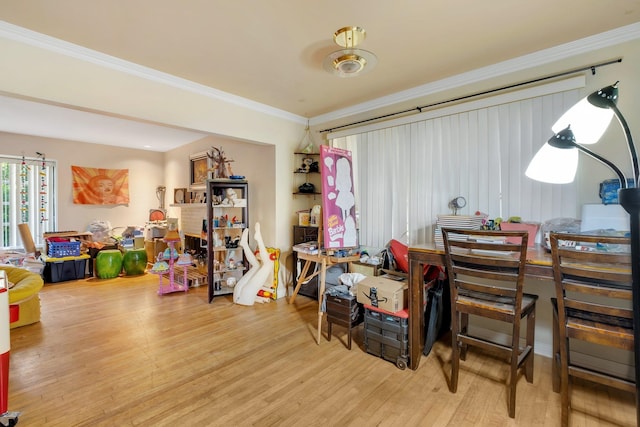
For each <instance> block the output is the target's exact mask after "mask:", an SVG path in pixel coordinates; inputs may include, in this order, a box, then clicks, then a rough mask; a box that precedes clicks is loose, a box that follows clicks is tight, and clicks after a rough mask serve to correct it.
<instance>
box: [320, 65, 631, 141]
mask: <svg viewBox="0 0 640 427" xmlns="http://www.w3.org/2000/svg"><path fill="white" fill-rule="evenodd" d="M620 62H622V58H618V59H613V60H611V61H608V62H601V63H599V64H594V65H588V66H585V67H582V68H576V69H574V70H570V71H565V72H562V73H557V74H553V75H550V76H545V77H539V78H537V79H533V80H527V81H525V82H520V83H514V84H511V85H507V86H501V87H498V88H494V89H489V90H485V91H482V92H476V93H472V94H470V95H464V96H460V97H457V98H451V99H447V100H446V101H439V102H434V103H433V104H428V105H423V106H419V107H413V108H409V109H407V110H402V111H397V112H395V113H389V114H385V115H382V116H377V117H372V118H370V119H365V120H360V121H357V122H353V123H348V124H346V125H341V126H336V127H332V128H329V129H324V130H321V131H320V133H324V132H333V131H334V130H337V129H343V128H346V127H349V126H355V125H360V124H362V123H368V122H372V121H375V120H381V119H386V118H388V117H393V116H398V115H400V114H406V113H410V112H412V111H414V112H417V113H422V110H424V109H427V108H431V107H435V106H438V105H443V104H448V103H450V102H456V101H462V100H465V99H469V98H474V97H476V96H481V95H488V94H490V93H495V92H499V91H502V90H507V89H513V88H515V87H519V86H524V85H528V84H531V83H538V82H541V81H544V80H549V79H555V78H557V77H563V76H566V75H568V74H573V73H579V72H581V71H587V70H591V74H592V75H595V74H596V69H597V68H599V67H604V66H605V65H611V64H616V63H620Z"/></svg>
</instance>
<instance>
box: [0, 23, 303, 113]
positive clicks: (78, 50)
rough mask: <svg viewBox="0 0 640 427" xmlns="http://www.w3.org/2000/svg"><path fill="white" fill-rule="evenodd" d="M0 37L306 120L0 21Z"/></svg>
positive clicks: (245, 105)
mask: <svg viewBox="0 0 640 427" xmlns="http://www.w3.org/2000/svg"><path fill="white" fill-rule="evenodd" d="M0 37H4V38H7V39H10V40H14V41H18V42H20V43H25V44H28V45H30V46H35V47H38V48H41V49H45V50H48V51H52V52H56V53H59V54H62V55H66V56H69V57H72V58H76V59H79V60H82V61H87V62H89V63H92V64H96V65H99V66H103V67H106V68H110V69H113V70H117V71H120V72H123V73H127V74H130V75H133V76H136V77H140V78H143V79H147V80H150V81H154V82H157V83H161V84H166V85H169V86H172V87H176V88H178V89H182V90H187V91H190V92H193V93H197V94H199V95H203V96H207V97H210V98H213V99H217V100H220V101H223V102H228V103H230V104H233V105H238V106H240V107H243V108H247V109H250V110H253V111H257V112H259V113H263V114H267V115H270V116H273V117H278V118H280V119H284V120H289V121H292V122H295V123H299V124H306V123H307V119H306V118H305V117H302V116H298V115H297V114H292V113H289V112H287V111H284V110H280V109H277V108H273V107H270V106H268V105H265V104H261V103H259V102H255V101H252V100H250V99H247V98H243V97H240V96H237V95H233V94H230V93H227V92H223V91H221V90H218V89H215V88H212V87H209V86H204V85H201V84H198V83H195V82H192V81H190V80H186V79H182V78H180V77H176V76H173V75H171V74H167V73H163V72H161V71H158V70H154V69H152V68H148V67H144V66H141V65H138V64H135V63H133V62H129V61H125V60H123V59H120V58H116V57H114V56H111V55H107V54H104V53H101V52H97V51H95V50H92V49H87V48H85V47H82V46H78V45H76V44H73V43H69V42H66V41H64V40H60V39H56V38H53V37H50V36H47V35H44V34H41V33H37V32H35V31H31V30H28V29H26V28H22V27H19V26H16V25H13V24H10V23H8V22H6V21H0Z"/></svg>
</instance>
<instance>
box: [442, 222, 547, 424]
mask: <svg viewBox="0 0 640 427" xmlns="http://www.w3.org/2000/svg"><path fill="white" fill-rule="evenodd" d="M442 235H443V238H444V245H445V258H446V266H447V270H448V276H449V289H450V291H451V341H452V342H451V348H452V352H451V383H450V390H451V392H452V393H455V392H456V391H457V388H458V372H459V369H460V359H462V360H465V358H466V351H467V347H468V346H475V347H479V348H482V349H484V350H487V351H492V352H494V353H497V354H498V355H500V356H504V357H506V358H508V360H509V365H510V371H509V381H508V384H507V387H508V402H507V406H508V410H509V416H510V417H511V418H514V417H515V405H516V382H517V378H518V377H517V372H518V369H520V368H521V367H524V372H525V377H526V379H527V381H528V382H530V383H531V382H533V360H534V338H535V335H534V334H535V313H536V301H537V299H538V296H537V295H530V294H525V293H524V292H523V283H524V268H525V263H526V254H527V241H528V233H527V232H523V231H487V230H461V229H452V228H443V229H442ZM512 242H515V243H512ZM470 314H471V315H476V316H480V317H485V318H489V319H494V320H499V321H502V322H506V323H507V324H509V325H510V326H511V334H510V339H509V343H508V344H504V343H502V342H496V341H492V340H490V339H486V338H481V337H478V336H474V335H472V334H471V333H470V332H469V315H470ZM522 319H525V320H526V324H527V328H526V336H525V343H524V346H521V343H520V324H521V320H522Z"/></svg>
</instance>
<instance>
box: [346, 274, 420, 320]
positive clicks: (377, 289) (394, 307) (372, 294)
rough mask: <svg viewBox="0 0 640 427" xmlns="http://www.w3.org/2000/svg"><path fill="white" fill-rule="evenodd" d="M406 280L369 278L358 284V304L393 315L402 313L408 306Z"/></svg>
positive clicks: (381, 277) (380, 277)
mask: <svg viewBox="0 0 640 427" xmlns="http://www.w3.org/2000/svg"><path fill="white" fill-rule="evenodd" d="M407 292H408V286H407V282H406V280H402V281H398V280H391V279H388V278H386V277H383V276H369V277H366V278H364V279H363V280H361V281H360V282H358V302H359V303H361V304H367V305H370V306H372V307H377V308H381V309H382V310H386V311H389V312H392V313H395V312H397V311H402V310H404V309H405V308H406V307H408V304H407Z"/></svg>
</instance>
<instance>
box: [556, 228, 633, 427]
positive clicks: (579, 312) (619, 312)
mask: <svg viewBox="0 0 640 427" xmlns="http://www.w3.org/2000/svg"><path fill="white" fill-rule="evenodd" d="M550 244H551V256H552V259H553V275H554V280H555V284H556V298H552V304H553V307H554V322H553V323H554V325H553V329H554V330H553V356H554V361H553V364H552V378H553V389H554V391H555V392H558V391H560V393H561V404H562V425H563V426H567V425H568V423H569V411H570V407H571V379H572V378H582V379H585V380H588V381H593V382H596V383H599V384H604V385H606V386H610V387H615V388H618V389H621V390H626V391H629V392H632V393H633V392H635V390H636V389H635V383H634V382H633V380H628V379H625V378H619V377H616V376H614V375H611V374H608V373H605V372H600V371H597V370H595V369H593V368H590V367H585V366H579V365H578V364H576V363H574V362H573V361H572V359H571V344H572V343H573V342H574V340H580V341H586V342H590V343H594V344H599V345H602V346H610V347H615V348H620V349H624V350H629V351H634V338H633V312H632V310H631V301H632V296H631V255H630V246H629V244H630V242H629V239H628V238H624V237H605V236H586V235H579V234H566V233H551V235H550ZM587 248H596V249H598V248H602V249H603V250H587ZM613 248H615V250H620V249H621V248H622V249H624V248H626V250H627V251H628V252H620V251H618V252H616V251H612V250H613ZM607 249H608V250H609V251H606V250H607ZM594 298H596V299H594ZM595 300H597V301H598V302H597V303H596V302H593V301H595ZM621 307H622V308H621Z"/></svg>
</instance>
